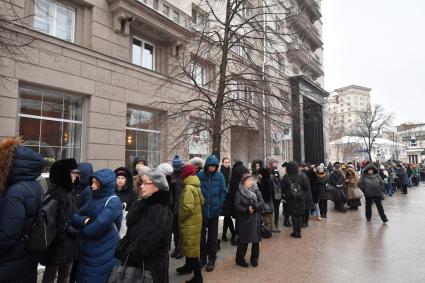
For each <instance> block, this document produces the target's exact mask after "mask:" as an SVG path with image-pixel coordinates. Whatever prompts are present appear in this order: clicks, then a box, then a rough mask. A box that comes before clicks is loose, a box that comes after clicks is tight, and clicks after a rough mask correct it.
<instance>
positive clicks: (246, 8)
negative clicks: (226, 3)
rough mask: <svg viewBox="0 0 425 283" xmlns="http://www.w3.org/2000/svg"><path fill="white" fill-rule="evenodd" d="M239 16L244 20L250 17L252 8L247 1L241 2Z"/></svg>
mask: <svg viewBox="0 0 425 283" xmlns="http://www.w3.org/2000/svg"><path fill="white" fill-rule="evenodd" d="M241 15H242V17H243V18H244V19H248V18H249V17H251V16H252V7H251V5H250V4H249V3H248V1H243V2H242V4H241Z"/></svg>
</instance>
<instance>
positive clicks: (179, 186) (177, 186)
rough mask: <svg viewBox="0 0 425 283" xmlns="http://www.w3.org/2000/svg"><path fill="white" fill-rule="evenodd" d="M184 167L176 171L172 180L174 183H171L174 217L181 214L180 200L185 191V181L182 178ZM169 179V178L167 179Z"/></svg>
mask: <svg viewBox="0 0 425 283" xmlns="http://www.w3.org/2000/svg"><path fill="white" fill-rule="evenodd" d="M181 170H182V167H180V168H177V169H174V171H173V175H172V179H174V181H173V182H170V186H169V187H170V193H171V197H172V204H171V210H172V212H173V215H178V214H179V209H180V198H181V194H182V190H183V180H182V178H181ZM167 179H168V178H167Z"/></svg>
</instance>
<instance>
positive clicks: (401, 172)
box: [396, 167, 409, 186]
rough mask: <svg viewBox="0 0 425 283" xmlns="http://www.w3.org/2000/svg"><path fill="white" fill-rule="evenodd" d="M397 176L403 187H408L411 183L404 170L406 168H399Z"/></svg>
mask: <svg viewBox="0 0 425 283" xmlns="http://www.w3.org/2000/svg"><path fill="white" fill-rule="evenodd" d="M396 174H397V177H398V180H399V182H400V184H401V185H402V186H407V185H408V183H409V180H408V177H407V171H406V168H404V167H397V170H396Z"/></svg>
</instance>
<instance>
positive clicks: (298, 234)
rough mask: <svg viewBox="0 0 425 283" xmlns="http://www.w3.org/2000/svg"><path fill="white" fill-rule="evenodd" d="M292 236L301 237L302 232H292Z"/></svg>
mask: <svg viewBox="0 0 425 283" xmlns="http://www.w3.org/2000/svg"><path fill="white" fill-rule="evenodd" d="M291 237H293V238H297V239H298V238H301V233H300V232H292V233H291Z"/></svg>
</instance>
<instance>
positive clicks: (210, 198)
mask: <svg viewBox="0 0 425 283" xmlns="http://www.w3.org/2000/svg"><path fill="white" fill-rule="evenodd" d="M218 163H219V162H218V159H217V158H216V157H215V156H214V155H211V156H209V157H208V158H207V161H206V162H205V166H204V170H202V171H200V172H199V173H198V178H199V180H200V181H201V190H202V194H203V196H204V205H203V207H202V216H203V217H204V218H205V219H210V218H214V217H218V216H220V212H221V208H222V206H223V204H224V200H225V199H226V195H227V188H226V182H225V181H224V176H223V174H221V173H220V172H217V171H216V172H214V173H208V166H211V165H213V166H216V167H217V169H218Z"/></svg>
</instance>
